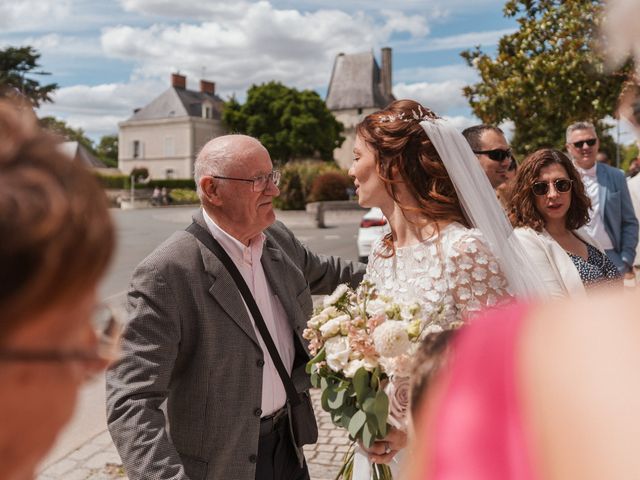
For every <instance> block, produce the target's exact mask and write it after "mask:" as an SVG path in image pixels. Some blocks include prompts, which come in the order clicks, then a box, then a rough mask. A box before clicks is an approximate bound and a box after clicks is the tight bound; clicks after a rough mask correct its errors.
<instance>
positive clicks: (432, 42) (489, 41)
mask: <svg viewBox="0 0 640 480" xmlns="http://www.w3.org/2000/svg"><path fill="white" fill-rule="evenodd" d="M515 31H516V29H515V28H507V29H503V30H491V31H487V32H468V33H463V34H460V35H451V36H449V37H438V38H432V39H429V40H427V41H424V40H423V41H420V42H417V41H415V40H409V41H407V42H404V44H403V46H402V48H403V49H404V50H405V51H407V52H409V51H411V52H435V51H442V50H462V49H466V48H473V47H475V46H476V45H480V46H495V45H497V43H498V41H499V40H500V38H501V37H503V36H504V35H508V34H510V33H513V32H515Z"/></svg>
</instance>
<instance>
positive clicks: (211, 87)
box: [200, 80, 216, 96]
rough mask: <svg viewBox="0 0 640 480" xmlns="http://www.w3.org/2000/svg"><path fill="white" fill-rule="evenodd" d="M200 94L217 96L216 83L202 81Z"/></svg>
mask: <svg viewBox="0 0 640 480" xmlns="http://www.w3.org/2000/svg"><path fill="white" fill-rule="evenodd" d="M200 92H201V93H206V94H208V95H212V96H213V95H215V94H216V84H215V82H208V81H207V80H200Z"/></svg>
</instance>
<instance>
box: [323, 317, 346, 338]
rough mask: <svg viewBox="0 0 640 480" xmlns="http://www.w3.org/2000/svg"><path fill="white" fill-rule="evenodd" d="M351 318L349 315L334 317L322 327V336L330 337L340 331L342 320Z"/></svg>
mask: <svg viewBox="0 0 640 480" xmlns="http://www.w3.org/2000/svg"><path fill="white" fill-rule="evenodd" d="M346 320H349V316H348V315H340V316H339V317H336V318H332V319H331V320H329V321H328V322H327V323H325V324H324V325H322V326H321V327H320V333H321V334H322V338H330V337H334V336H336V335H337V334H338V333H340V327H341V325H342V322H344V321H346Z"/></svg>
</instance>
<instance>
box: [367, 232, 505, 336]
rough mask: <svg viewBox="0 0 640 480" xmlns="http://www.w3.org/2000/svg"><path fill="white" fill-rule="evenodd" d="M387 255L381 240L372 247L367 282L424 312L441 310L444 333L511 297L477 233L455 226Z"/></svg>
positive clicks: (500, 273)
mask: <svg viewBox="0 0 640 480" xmlns="http://www.w3.org/2000/svg"><path fill="white" fill-rule="evenodd" d="M386 254H388V252H387V250H386V248H385V246H384V244H383V242H382V239H379V240H378V241H377V242H375V243H374V245H373V249H372V252H371V255H370V256H369V264H368V266H367V274H366V276H365V279H368V280H369V281H371V282H373V283H374V284H375V285H376V287H377V288H378V291H379V292H380V293H381V294H382V295H387V296H389V297H392V298H397V299H398V300H400V301H403V302H409V303H411V302H417V303H419V304H420V305H421V306H422V307H423V308H424V309H425V313H427V314H429V313H431V312H435V311H438V310H439V309H440V308H443V314H442V316H441V319H440V321H439V323H440V324H441V326H443V327H444V328H446V327H447V326H448V325H450V324H451V323H453V322H459V321H463V320H464V318H465V317H466V316H467V315H468V314H469V313H471V312H477V311H479V310H481V309H482V308H483V307H485V306H491V305H496V304H498V303H499V302H500V301H501V300H503V299H504V298H505V297H508V296H510V293H509V292H508V289H507V281H506V279H505V277H504V275H503V273H502V271H501V269H500V266H499V264H498V262H497V260H496V258H495V256H494V255H493V253H491V251H490V249H489V246H488V245H487V244H486V243H485V240H484V237H483V236H482V233H481V232H480V231H479V230H476V229H468V228H466V227H464V226H463V225H461V224H459V223H455V222H454V223H451V224H449V225H447V226H446V227H445V228H443V229H442V230H441V231H440V235H439V236H437V237H433V238H430V239H427V240H425V241H423V242H420V243H417V244H415V245H410V246H406V247H400V248H396V250H395V254H394V255H393V256H391V257H387V258H385V257H384V255H386Z"/></svg>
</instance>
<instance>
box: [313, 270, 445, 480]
mask: <svg viewBox="0 0 640 480" xmlns="http://www.w3.org/2000/svg"><path fill="white" fill-rule="evenodd" d="M442 312H443V308H440V309H437V311H435V312H433V313H431V314H430V315H425V314H424V312H422V311H421V307H420V305H418V304H417V303H414V304H404V303H399V302H395V301H394V300H393V299H392V298H388V297H385V296H382V295H379V294H378V293H377V291H376V288H375V285H373V284H372V283H370V282H367V281H364V282H362V283H361V284H360V286H359V287H358V288H357V289H356V290H355V291H354V290H352V289H351V288H349V287H348V286H346V285H340V286H338V288H337V289H336V290H335V291H334V292H333V293H332V294H331V295H329V296H328V297H326V298H325V299H324V306H323V307H321V308H319V309H317V310H316V312H315V315H314V316H313V317H312V318H311V319H310V320H309V321H308V322H307V328H306V329H305V331H304V333H303V336H304V338H305V339H307V340H308V341H309V349H310V351H311V354H312V355H313V356H314V357H313V358H312V359H311V360H310V361H309V363H308V365H307V372H308V373H310V374H311V383H312V384H313V386H314V387H316V388H318V387H319V388H320V389H321V391H322V396H321V403H322V408H323V409H324V410H326V411H327V412H329V413H330V414H331V419H332V421H333V423H335V424H336V425H338V426H341V427H343V428H345V429H347V430H348V432H349V437H350V438H351V439H352V440H353V441H354V444H352V447H353V445H355V441H357V440H359V441H361V442H362V444H363V445H364V446H365V447H370V446H371V445H373V443H374V442H375V441H376V440H379V439H382V438H384V437H385V436H386V435H387V431H388V429H389V428H390V426H393V427H395V428H399V429H402V430H406V415H407V409H408V406H409V386H410V383H409V376H410V375H411V360H412V356H413V354H414V353H415V352H416V350H417V349H418V346H419V343H420V342H421V341H422V340H423V339H424V338H425V337H426V335H428V334H429V333H431V332H439V331H442V330H443V329H442V327H441V322H442V321H443V315H442ZM353 455H354V449H353V448H351V449H350V451H349V453H348V454H347V456H346V457H345V462H344V465H343V466H342V468H341V470H340V472H339V473H338V477H337V478H343V479H346V480H349V479H351V478H352V474H353V460H354V457H353ZM372 470H373V478H374V479H391V478H392V475H391V470H390V469H389V467H388V466H387V465H373V466H372Z"/></svg>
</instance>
